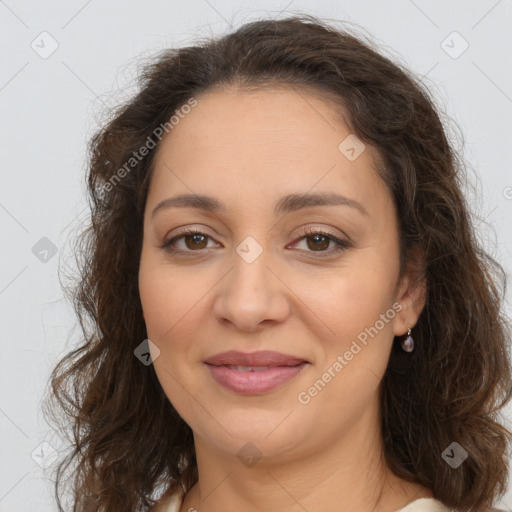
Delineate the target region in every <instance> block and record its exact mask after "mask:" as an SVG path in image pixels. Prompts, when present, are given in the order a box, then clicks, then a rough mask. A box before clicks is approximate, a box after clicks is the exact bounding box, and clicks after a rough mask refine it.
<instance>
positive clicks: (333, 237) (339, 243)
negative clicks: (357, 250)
mask: <svg viewBox="0 0 512 512" xmlns="http://www.w3.org/2000/svg"><path fill="white" fill-rule="evenodd" d="M205 231H206V230H205ZM205 231H201V230H200V229H197V228H191V227H188V228H187V229H184V230H182V231H180V232H178V233H176V234H174V235H173V236H172V237H170V238H166V239H165V240H164V241H163V243H162V244H161V246H160V247H161V248H162V249H164V250H166V251H168V252H169V253H171V254H176V255H191V256H192V255H193V253H197V254H196V256H197V255H201V254H204V253H205V252H206V249H211V247H210V248H209V247H205V248H203V249H197V250H193V249H188V250H182V249H176V248H173V247H172V246H171V244H172V243H173V242H176V241H177V240H179V239H181V238H183V237H185V236H187V235H203V236H205V237H206V238H207V239H210V240H212V241H214V242H215V243H216V244H218V243H219V242H217V241H216V240H215V239H214V237H212V236H211V235H209V234H208V233H207V232H205ZM315 235H320V236H325V237H327V238H329V239H330V241H332V242H334V244H335V246H334V247H332V248H330V249H327V250H324V251H301V250H298V251H299V252H305V253H311V254H312V255H314V257H315V258H326V257H329V256H334V255H336V254H337V253H339V252H341V251H344V250H347V249H349V248H351V247H353V246H354V244H353V242H352V240H351V239H350V237H348V236H346V235H345V234H344V233H343V234H342V235H337V234H334V233H332V231H330V230H329V229H328V228H325V227H318V226H317V227H313V226H308V227H305V228H304V230H303V232H302V233H301V234H300V236H299V237H298V238H295V240H294V241H293V242H291V245H295V244H297V243H298V242H300V241H302V240H303V239H305V238H308V237H312V236H315ZM289 245H290V244H288V245H287V247H288V246H289Z"/></svg>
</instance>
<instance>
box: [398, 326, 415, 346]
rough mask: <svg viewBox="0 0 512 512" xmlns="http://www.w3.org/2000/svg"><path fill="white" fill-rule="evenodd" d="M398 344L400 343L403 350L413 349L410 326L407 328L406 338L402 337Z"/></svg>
mask: <svg viewBox="0 0 512 512" xmlns="http://www.w3.org/2000/svg"><path fill="white" fill-rule="evenodd" d="M400 344H401V345H402V349H403V350H404V351H405V352H412V351H413V350H414V340H413V339H412V336H411V328H410V327H408V328H407V338H405V339H402V341H401V342H400Z"/></svg>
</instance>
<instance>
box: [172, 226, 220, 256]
mask: <svg viewBox="0 0 512 512" xmlns="http://www.w3.org/2000/svg"><path fill="white" fill-rule="evenodd" d="M208 240H212V238H211V237H210V236H208V235H206V234H205V233H201V232H200V231H195V230H191V229H189V230H187V231H186V232H185V233H181V234H179V235H176V236H174V237H172V238H171V239H170V240H167V241H166V242H164V243H163V245H162V249H165V250H167V251H169V252H175V253H187V252H189V253H190V252H200V251H201V250H202V249H207V248H208ZM179 243H181V247H180V246H179V245H178V244H179ZM177 245H178V247H176V246H177Z"/></svg>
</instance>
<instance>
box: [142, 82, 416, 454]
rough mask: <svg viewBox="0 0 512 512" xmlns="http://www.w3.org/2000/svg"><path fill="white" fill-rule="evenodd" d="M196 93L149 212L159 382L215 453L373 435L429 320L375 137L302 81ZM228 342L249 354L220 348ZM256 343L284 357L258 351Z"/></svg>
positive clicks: (296, 449) (301, 446)
mask: <svg viewBox="0 0 512 512" xmlns="http://www.w3.org/2000/svg"><path fill="white" fill-rule="evenodd" d="M196 99H197V100H198V104H197V106H196V107H195V108H193V109H191V111H190V113H188V114H187V115H186V116H184V118H183V119H181V120H180V122H179V124H177V125H176V126H174V128H173V129H172V131H170V133H169V136H167V138H164V139H163V141H162V143H161V145H160V147H159V150H158V153H157V155H156V158H155V168H154V174H153V177H152V181H151V184H150V189H149V193H148V198H147V206H146V211H145V217H144V241H143V248H142V256H141V261H140V274H139V285H140V296H141V301H142V306H143V312H144V319H145V322H146V326H147V332H148V338H149V339H150V340H151V342H152V343H154V344H155V345H156V347H158V349H159V351H160V353H159V355H158V357H155V360H154V367H155V370H156V373H157V375H158V379H159V381H160V383H161V385H162V388H163V389H164V391H165V393H166V395H167V397H168V398H169V400H170V401H171V403H172V404H173V406H174V407H175V408H176V410H177V411H178V413H179V414H180V415H181V417H182V418H183V419H184V420H185V421H186V422H187V424H188V425H190V427H191V428H192V430H193V431H194V437H195V441H196V445H197V444H198V443H200V444H201V445H202V446H204V447H208V448H207V449H209V450H211V451H216V452H217V453H218V454H220V453H223V454H224V455H226V454H232V455H236V454H238V455H239V456H241V455H243V454H247V453H249V456H251V455H252V456H256V457H258V456H259V455H261V454H263V455H264V456H273V455H277V454H279V456H280V460H281V461H282V460H284V459H283V458H286V457H288V458H290V460H292V459H293V458H294V457H296V456H297V455H298V454H305V453H316V452H317V451H318V450H319V449H321V447H322V445H323V446H324V447H332V446H334V445H335V444H336V443H337V442H339V440H340V439H343V438H344V436H345V435H349V433H352V434H354V433H355V432H357V434H356V435H359V436H365V437H366V438H368V435H373V434H375V432H376V429H377V428H378V388H379V383H380V381H381V378H382V376H383V374H384V372H385V369H386V365H387V362H388V357H389V353H390V349H391V345H392V341H393V336H395V335H402V334H404V333H405V332H406V330H407V326H408V325H410V326H412V325H414V322H415V321H416V319H417V315H416V313H415V312H414V311H413V308H410V307H408V306H409V302H408V301H409V296H408V293H407V290H406V289H407V286H408V284H407V279H404V280H399V238H398V231H397V219H396V213H395V209H394V206H393V202H392V198H391V195H390V193H389V191H388V189H387V188H386V187H385V186H384V184H383V182H382V181H381V180H380V179H379V177H378V175H377V173H376V171H375V169H374V167H373V159H372V156H374V153H373V152H372V151H373V150H372V149H371V148H370V147H369V146H366V148H365V149H364V150H362V149H363V147H362V146H361V145H360V144H361V143H360V142H358V141H357V140H356V139H354V138H353V135H351V133H350V131H349V129H348V128H347V127H346V126H345V125H343V124H342V123H341V121H340V120H339V118H338V117H337V116H335V114H334V109H333V106H332V105H329V104H328V103H326V102H324V101H322V100H321V99H319V98H318V97H316V96H314V95H312V94H310V93H307V92H305V91H303V92H302V93H300V94H299V93H296V92H291V91H284V90H267V91H261V92H257V93H255V92H250V93H248V92H240V91H235V90H232V91H229V92H211V93H207V94H205V95H202V96H199V97H197V98H196ZM347 137H349V138H348V139H347ZM340 144H341V145H340ZM361 150H362V151H361ZM196 194H197V195H201V196H208V198H209V201H208V203H207V204H206V203H205V204H203V203H201V202H199V201H198V200H197V199H196V200H195V201H193V200H191V199H190V198H189V199H188V200H187V199H186V198H185V199H183V198H182V200H181V201H180V202H175V203H174V204H171V201H170V200H172V199H175V198H177V197H179V196H182V195H186V196H189V195H196ZM288 196H290V197H288ZM308 196H311V198H310V199H307V197H308ZM337 196H339V197H337ZM336 197H337V199H335V198H336ZM306 199H307V200H306ZM334 199H335V200H334ZM327 200H328V201H327ZM212 204H215V205H217V206H216V207H215V208H213V206H212ZM208 205H210V206H212V207H211V208H206V207H204V206H208ZM188 230H193V231H197V232H199V233H200V234H198V235H197V234H196V235H193V234H192V235H191V234H188V233H187V231H188ZM318 233H323V234H318ZM171 239H172V241H171ZM336 239H339V240H340V241H341V244H339V243H338V242H336V241H335V240H336ZM169 241H171V243H170V244H169V245H167V246H166V247H164V246H165V245H166V244H167V243H168V242H169ZM174 250H179V251H180V252H173V251H174ZM400 310H401V311H400ZM228 351H230V352H231V351H236V352H239V353H242V354H238V355H237V354H235V357H234V358H229V357H227V356H226V357H224V358H222V357H218V358H217V359H212V358H213V357H214V356H216V355H218V354H221V353H224V352H228ZM260 351H273V352H277V353H279V354H277V355H276V354H274V355H273V356H271V357H270V359H267V358H265V357H262V358H260V359H257V358H256V359H250V358H247V357H248V356H247V355H248V354H253V353H256V352H260ZM153 353H154V354H156V353H157V351H154V352H153ZM260 355H261V354H260ZM266 355H267V356H268V354H266ZM244 356H245V359H244ZM263 356H265V354H263ZM206 361H209V363H207V362H206ZM251 365H254V366H258V367H259V368H252V369H251V368H247V367H250V366H251ZM240 366H243V367H245V368H239V367H240ZM266 366H268V369H264V368H261V367H266ZM243 370H249V371H243ZM251 370H256V371H251ZM247 443H252V444H251V445H248V444H247ZM265 460H266V459H263V461H265Z"/></svg>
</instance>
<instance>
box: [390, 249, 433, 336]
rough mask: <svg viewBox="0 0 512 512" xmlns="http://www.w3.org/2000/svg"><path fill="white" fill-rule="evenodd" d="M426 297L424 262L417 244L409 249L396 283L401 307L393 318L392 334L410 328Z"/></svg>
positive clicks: (397, 299)
mask: <svg viewBox="0 0 512 512" xmlns="http://www.w3.org/2000/svg"><path fill="white" fill-rule="evenodd" d="M426 298H427V281H426V278H425V262H424V257H423V253H422V251H421V250H420V248H419V246H415V247H413V248H411V249H410V250H409V253H408V256H407V259H406V264H405V271H404V274H403V276H402V277H401V279H400V281H399V283H398V285H397V293H396V301H397V302H398V303H399V304H400V305H401V306H402V309H401V310H400V311H399V312H398V314H397V315H396V316H395V318H394V323H393V334H394V335H395V336H402V335H404V334H406V333H407V329H408V328H410V329H412V328H413V327H414V326H415V325H416V323H417V321H418V318H419V316H420V314H421V312H422V311H423V308H424V307H425V302H426Z"/></svg>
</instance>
